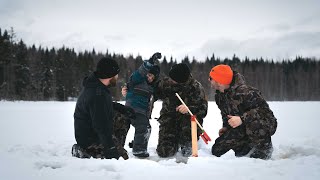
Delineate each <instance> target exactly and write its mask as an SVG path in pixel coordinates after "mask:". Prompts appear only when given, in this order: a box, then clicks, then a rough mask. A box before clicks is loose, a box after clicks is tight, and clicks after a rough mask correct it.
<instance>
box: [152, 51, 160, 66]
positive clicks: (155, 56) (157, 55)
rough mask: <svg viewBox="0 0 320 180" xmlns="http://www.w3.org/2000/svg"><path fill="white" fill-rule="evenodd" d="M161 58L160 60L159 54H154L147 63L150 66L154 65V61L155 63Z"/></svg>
mask: <svg viewBox="0 0 320 180" xmlns="http://www.w3.org/2000/svg"><path fill="white" fill-rule="evenodd" d="M161 58H162V56H161V53H159V52H156V53H154V54H153V55H152V56H151V58H150V59H149V63H150V64H154V61H156V60H158V59H161Z"/></svg>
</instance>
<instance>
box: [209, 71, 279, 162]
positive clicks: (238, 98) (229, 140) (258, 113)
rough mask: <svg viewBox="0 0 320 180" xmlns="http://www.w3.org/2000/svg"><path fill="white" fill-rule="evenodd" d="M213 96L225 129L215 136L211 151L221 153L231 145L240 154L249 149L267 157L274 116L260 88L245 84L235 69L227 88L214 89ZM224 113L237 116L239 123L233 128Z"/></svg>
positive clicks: (264, 157)
mask: <svg viewBox="0 0 320 180" xmlns="http://www.w3.org/2000/svg"><path fill="white" fill-rule="evenodd" d="M215 100H216V103H217V105H218V107H219V109H220V111H221V115H222V119H223V127H226V128H227V129H228V131H227V132H225V133H224V134H222V135H221V136H220V137H218V138H217V139H216V141H215V144H214V145H213V146H212V154H213V155H215V156H221V155H223V154H224V153H226V152H227V151H229V150H230V149H232V150H234V151H235V154H236V156H242V155H246V154H248V153H249V151H250V150H251V155H250V157H254V158H261V159H268V158H270V157H271V153H272V142H271V136H272V135H273V134H274V133H275V132H276V129H277V119H276V118H275V117H274V115H273V112H272V111H271V109H270V108H269V105H268V103H267V102H266V101H265V100H264V98H263V97H262V95H261V93H260V91H259V90H257V89H255V88H253V87H250V86H247V85H246V84H245V81H244V78H243V76H242V75H241V74H239V73H237V72H235V71H234V76H233V81H232V83H231V85H230V88H228V89H227V90H225V92H223V93H221V92H219V91H216V95H215ZM227 115H232V116H240V118H241V120H242V124H241V125H240V126H238V127H236V128H232V127H231V126H230V125H229V124H228V117H227Z"/></svg>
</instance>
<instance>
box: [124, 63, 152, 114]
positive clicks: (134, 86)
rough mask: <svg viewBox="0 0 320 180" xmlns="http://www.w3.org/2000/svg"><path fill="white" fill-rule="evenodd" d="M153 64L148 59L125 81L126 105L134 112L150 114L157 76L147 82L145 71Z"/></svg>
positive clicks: (148, 70)
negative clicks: (126, 90)
mask: <svg viewBox="0 0 320 180" xmlns="http://www.w3.org/2000/svg"><path fill="white" fill-rule="evenodd" d="M153 66H154V65H153V64H150V63H149V62H148V61H144V62H143V64H142V65H141V66H140V67H139V68H138V69H137V70H136V71H135V72H133V73H132V75H131V76H130V79H129V82H128V83H127V88H128V92H127V95H126V106H129V107H131V108H133V109H134V111H135V112H136V113H140V114H143V115H145V116H147V117H149V116H150V114H151V108H152V105H153V101H152V100H151V99H152V97H153V93H154V88H155V84H156V81H157V79H158V76H155V79H154V81H153V82H152V83H148V80H147V73H148V72H150V70H151V69H152V67H153Z"/></svg>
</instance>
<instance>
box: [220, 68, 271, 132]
mask: <svg viewBox="0 0 320 180" xmlns="http://www.w3.org/2000/svg"><path fill="white" fill-rule="evenodd" d="M215 100H216V103H217V105H218V107H219V109H220V111H221V115H222V119H223V127H227V128H231V127H230V125H229V124H228V117H227V115H232V116H240V118H241V120H242V122H243V123H244V124H246V123H249V122H251V121H254V120H257V119H260V120H261V119H264V120H266V121H272V122H273V124H274V123H276V118H275V117H274V115H273V112H272V111H271V109H270V108H269V105H268V103H267V102H266V101H265V100H264V98H263V97H262V95H261V92H260V91H259V90H258V89H256V88H253V87H250V86H248V85H246V84H245V80H244V77H243V76H242V75H241V74H240V73H238V72H236V71H234V75H233V80H232V82H231V84H230V88H228V89H227V90H225V92H224V93H221V92H219V91H216V95H215Z"/></svg>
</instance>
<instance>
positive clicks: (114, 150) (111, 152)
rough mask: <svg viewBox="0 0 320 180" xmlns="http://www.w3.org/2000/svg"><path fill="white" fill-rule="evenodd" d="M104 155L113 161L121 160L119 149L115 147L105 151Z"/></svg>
mask: <svg viewBox="0 0 320 180" xmlns="http://www.w3.org/2000/svg"><path fill="white" fill-rule="evenodd" d="M104 155H105V157H106V159H112V158H115V159H119V157H120V155H119V152H118V150H117V148H116V147H114V146H113V147H111V148H109V149H105V150H104Z"/></svg>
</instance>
